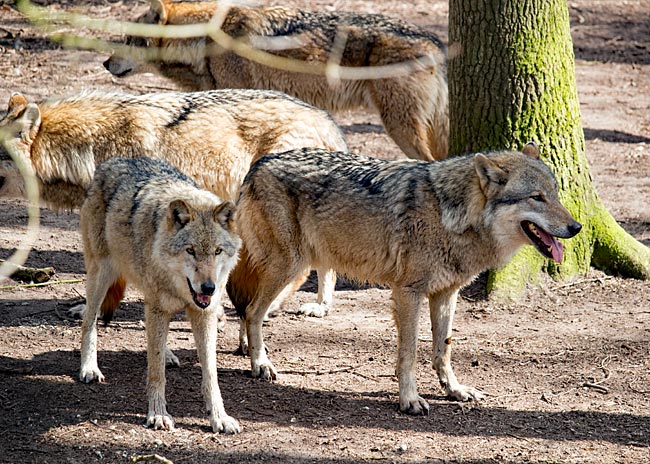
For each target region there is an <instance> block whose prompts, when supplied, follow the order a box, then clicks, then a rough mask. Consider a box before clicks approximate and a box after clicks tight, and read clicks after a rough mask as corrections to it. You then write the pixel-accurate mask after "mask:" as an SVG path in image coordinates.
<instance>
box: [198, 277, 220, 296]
mask: <svg viewBox="0 0 650 464" xmlns="http://www.w3.org/2000/svg"><path fill="white" fill-rule="evenodd" d="M215 288H216V286H215V285H214V282H212V281H211V280H208V281H207V282H203V283H202V284H201V293H203V294H204V295H212V294H214V290H215Z"/></svg>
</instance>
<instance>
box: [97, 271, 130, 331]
mask: <svg viewBox="0 0 650 464" xmlns="http://www.w3.org/2000/svg"><path fill="white" fill-rule="evenodd" d="M125 288H126V280H124V279H123V278H122V276H119V277H118V278H117V279H116V280H115V282H113V284H112V285H111V286H110V288H109V289H108V291H107V292H106V296H105V297H104V301H103V302H102V306H101V308H100V309H99V313H100V314H101V316H102V321H104V324H108V323H109V322H111V321H112V320H113V315H114V314H115V311H116V310H117V308H118V307H119V306H120V302H121V301H122V298H124V289H125Z"/></svg>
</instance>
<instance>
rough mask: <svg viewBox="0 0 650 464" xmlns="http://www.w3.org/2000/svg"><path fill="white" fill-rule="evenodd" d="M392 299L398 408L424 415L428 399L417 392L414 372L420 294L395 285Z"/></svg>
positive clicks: (426, 412) (427, 411)
mask: <svg viewBox="0 0 650 464" xmlns="http://www.w3.org/2000/svg"><path fill="white" fill-rule="evenodd" d="M392 299H393V305H394V307H393V311H394V317H395V322H396V324H397V349H398V354H397V376H398V379H399V409H400V411H402V412H404V413H406V414H412V415H427V414H429V403H427V402H426V400H425V399H424V398H422V397H421V396H420V395H418V387H417V382H416V376H415V366H416V361H417V347H418V325H419V313H420V303H421V300H422V294H421V293H419V292H416V291H413V290H411V289H407V288H395V289H394V290H393V294H392Z"/></svg>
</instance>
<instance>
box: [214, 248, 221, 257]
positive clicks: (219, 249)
mask: <svg viewBox="0 0 650 464" xmlns="http://www.w3.org/2000/svg"><path fill="white" fill-rule="evenodd" d="M222 251H223V249H222V248H217V249H216V250H215V251H214V254H215V255H220V254H221V252H222Z"/></svg>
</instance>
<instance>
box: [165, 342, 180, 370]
mask: <svg viewBox="0 0 650 464" xmlns="http://www.w3.org/2000/svg"><path fill="white" fill-rule="evenodd" d="M165 365H167V366H168V367H181V361H180V360H179V359H178V357H176V355H175V354H174V353H173V352H172V350H170V349H169V347H167V346H166V347H165Z"/></svg>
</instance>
